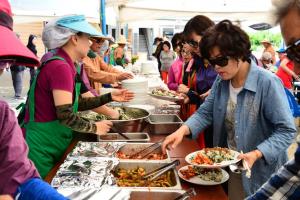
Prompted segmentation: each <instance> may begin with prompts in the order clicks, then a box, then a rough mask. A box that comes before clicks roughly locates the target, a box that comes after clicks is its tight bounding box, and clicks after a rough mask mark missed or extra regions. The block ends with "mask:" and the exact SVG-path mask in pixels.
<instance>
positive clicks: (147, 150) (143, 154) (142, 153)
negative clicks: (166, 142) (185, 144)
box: [129, 139, 163, 159]
mask: <svg viewBox="0 0 300 200" xmlns="http://www.w3.org/2000/svg"><path fill="white" fill-rule="evenodd" d="M162 142H163V139H162V140H160V141H158V142H156V143H154V144H152V145H150V146H148V147H146V148H144V149H142V150H141V151H139V152H137V153H135V154H132V155H130V156H129V159H133V158H136V157H138V156H140V158H141V159H143V158H145V157H146V156H148V155H149V154H150V153H152V152H153V151H155V150H156V149H158V148H159V147H161V144H162Z"/></svg>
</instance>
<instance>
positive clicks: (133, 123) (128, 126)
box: [80, 106, 150, 133]
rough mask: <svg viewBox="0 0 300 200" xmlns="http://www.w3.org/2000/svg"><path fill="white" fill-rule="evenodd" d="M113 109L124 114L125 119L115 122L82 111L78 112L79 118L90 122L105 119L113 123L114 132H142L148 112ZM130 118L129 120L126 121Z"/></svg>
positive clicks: (137, 109) (133, 109) (90, 112)
mask: <svg viewBox="0 0 300 200" xmlns="http://www.w3.org/2000/svg"><path fill="white" fill-rule="evenodd" d="M114 109H117V110H119V111H120V112H121V113H123V114H126V118H125V119H120V120H115V119H113V120H112V119H109V118H107V116H105V115H99V114H97V113H95V112H92V111H87V112H86V111H84V112H80V116H81V117H83V118H85V119H88V120H92V121H100V120H104V119H107V120H109V121H111V122H112V123H113V126H114V129H115V131H116V132H122V133H127V132H142V131H143V130H144V129H145V128H146V126H147V122H146V119H147V118H148V116H149V115H150V114H149V112H148V111H147V110H145V109H141V108H130V107H123V106H121V107H114ZM127 117H128V118H131V119H127Z"/></svg>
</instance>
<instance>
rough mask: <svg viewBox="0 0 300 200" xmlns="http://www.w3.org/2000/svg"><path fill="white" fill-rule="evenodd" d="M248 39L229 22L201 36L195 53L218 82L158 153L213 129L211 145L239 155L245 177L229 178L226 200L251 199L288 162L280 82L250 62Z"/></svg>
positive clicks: (289, 133)
mask: <svg viewBox="0 0 300 200" xmlns="http://www.w3.org/2000/svg"><path fill="white" fill-rule="evenodd" d="M250 47H251V45H250V41H249V37H248V35H247V34H246V33H245V32H244V31H243V30H241V29H240V28H239V27H237V26H235V25H233V24H232V23H231V22H230V21H228V20H224V21H221V22H220V23H219V24H217V25H216V26H214V27H212V28H210V29H208V30H207V31H206V33H205V34H204V36H203V38H202V40H201V43H200V49H201V54H202V56H203V57H204V58H206V59H208V60H209V62H210V64H211V65H212V66H214V67H215V70H216V72H217V73H218V75H219V76H218V77H217V79H216V81H215V82H214V84H213V87H212V90H211V93H210V95H209V96H208V97H207V98H206V100H205V102H204V103H203V104H202V105H201V106H200V108H199V109H198V110H197V112H196V113H195V114H194V115H192V116H191V117H190V118H189V119H188V120H187V121H186V122H185V124H184V125H183V126H181V128H179V129H178V130H177V131H176V132H174V133H173V134H171V135H169V136H168V137H166V139H165V141H164V143H163V145H162V148H163V151H165V149H166V148H167V147H168V146H169V147H170V148H171V149H174V148H175V147H176V146H177V145H178V144H179V143H180V142H181V141H182V139H183V137H184V136H186V135H190V134H191V135H192V137H193V138H196V137H197V134H198V133H200V132H201V131H202V130H204V129H205V128H206V127H207V126H209V125H211V124H212V125H213V129H214V132H213V134H214V135H213V144H214V146H219V147H228V148H230V149H233V150H236V151H238V152H241V151H243V152H244V154H241V155H240V158H242V159H244V160H245V161H246V162H247V163H248V165H249V167H250V168H252V175H251V177H250V178H247V177H246V176H245V173H242V175H239V176H238V175H235V174H231V177H230V179H231V180H229V183H228V194H229V199H231V200H232V199H233V200H234V199H242V198H244V197H246V196H249V195H251V194H253V193H254V192H255V191H256V190H257V189H258V188H259V187H260V186H261V185H262V184H263V183H264V182H266V181H267V180H268V178H269V177H270V176H271V174H272V173H274V172H275V171H277V169H278V168H279V167H280V166H282V165H283V164H284V163H285V162H286V161H287V152H286V150H287V148H288V146H289V145H290V144H291V142H292V140H293V138H294V135H295V133H296V128H295V125H294V119H293V117H292V114H291V111H290V110H289V106H288V102H287V99H286V96H285V93H284V89H283V87H282V84H281V82H280V80H279V79H278V78H277V77H276V76H275V75H273V74H272V73H270V72H267V71H266V70H264V69H262V68H259V67H257V65H256V63H255V62H254V61H252V60H251V51H250Z"/></svg>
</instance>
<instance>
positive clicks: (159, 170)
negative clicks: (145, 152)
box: [142, 160, 180, 181]
mask: <svg viewBox="0 0 300 200" xmlns="http://www.w3.org/2000/svg"><path fill="white" fill-rule="evenodd" d="M179 164H180V161H179V160H174V161H173V162H171V163H168V164H166V165H164V166H162V167H160V168H157V169H155V170H153V171H151V172H149V173H147V174H145V175H144V176H143V177H142V178H143V179H148V178H149V179H148V181H153V180H155V179H157V178H158V177H160V176H161V175H162V174H164V173H165V172H167V171H168V170H170V169H172V168H173V167H175V166H177V165H179Z"/></svg>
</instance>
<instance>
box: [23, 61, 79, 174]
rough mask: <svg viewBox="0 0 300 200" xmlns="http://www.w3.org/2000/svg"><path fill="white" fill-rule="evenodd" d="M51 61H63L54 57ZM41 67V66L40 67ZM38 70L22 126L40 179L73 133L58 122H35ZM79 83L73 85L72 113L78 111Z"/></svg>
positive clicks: (52, 164)
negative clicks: (26, 120)
mask: <svg viewBox="0 0 300 200" xmlns="http://www.w3.org/2000/svg"><path fill="white" fill-rule="evenodd" d="M51 60H64V59H63V58H61V57H58V56H54V57H52V58H51V59H49V60H47V62H49V61H51ZM42 66H43V65H42ZM39 72H40V69H38V71H37V75H36V76H35V78H34V80H33V82H32V84H31V86H30V90H29V97H28V98H29V104H28V106H29V117H30V119H29V122H27V123H25V124H24V127H25V129H26V142H27V144H28V146H29V155H28V156H29V158H30V159H31V160H32V161H33V162H34V164H35V166H36V168H37V169H38V171H39V173H40V175H41V177H42V178H45V176H46V175H47V174H48V173H49V171H50V170H51V169H52V168H53V166H54V165H55V164H56V163H57V162H58V161H59V160H60V159H61V158H62V156H63V155H64V153H65V151H66V149H67V147H68V146H69V145H70V143H71V141H72V138H73V133H72V130H71V129H70V128H68V127H66V126H64V125H62V124H60V123H59V121H58V120H55V121H50V122H35V98H34V92H35V87H36V81H37V77H38V74H39ZM77 73H80V66H77ZM80 87H81V83H79V82H77V81H76V83H75V101H74V104H73V112H75V113H76V112H77V110H78V97H79V94H80Z"/></svg>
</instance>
